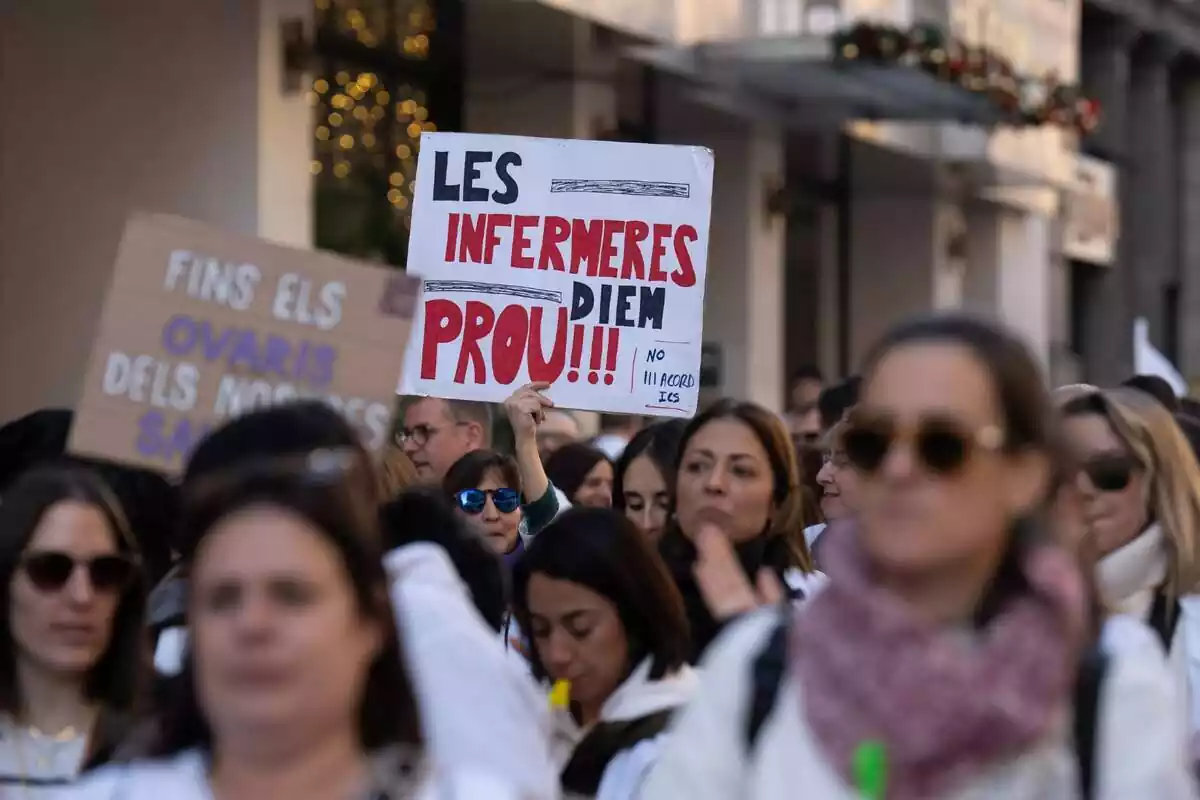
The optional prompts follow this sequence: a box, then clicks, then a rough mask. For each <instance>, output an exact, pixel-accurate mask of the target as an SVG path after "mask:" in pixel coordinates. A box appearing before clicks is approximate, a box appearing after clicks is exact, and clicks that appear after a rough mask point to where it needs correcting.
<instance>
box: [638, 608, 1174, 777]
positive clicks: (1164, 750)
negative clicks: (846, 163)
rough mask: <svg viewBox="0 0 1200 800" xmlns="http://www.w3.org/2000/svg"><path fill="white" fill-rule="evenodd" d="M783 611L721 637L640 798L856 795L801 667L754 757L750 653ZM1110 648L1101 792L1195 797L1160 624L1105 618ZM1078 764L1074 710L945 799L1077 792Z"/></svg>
mask: <svg viewBox="0 0 1200 800" xmlns="http://www.w3.org/2000/svg"><path fill="white" fill-rule="evenodd" d="M776 622H777V616H776V612H773V611H765V612H760V613H756V614H754V615H751V616H750V617H748V618H746V619H745V620H742V621H740V622H739V623H738V624H737V625H735V626H734V627H733V628H731V629H730V630H728V631H726V632H725V634H724V635H723V636H722V637H721V638H720V639H719V640H718V641H717V642H716V644H715V645H714V646H713V648H712V649H711V650H710V652H709V656H708V658H707V660H706V662H705V664H704V668H703V670H702V676H703V677H702V681H701V688H700V691H699V692H698V693H697V697H696V700H695V701H694V702H693V703H692V704H691V705H690V706H689V707H688V708H687V710H686V711H684V712H683V714H682V715H681V716H680V718H679V719H678V720H677V724H676V726H675V729H674V730H673V732H672V735H671V737H670V738H669V739H668V740H667V743H666V746H665V747H664V749H663V752H662V754H661V756H660V758H659V760H658V762H657V764H656V766H655V768H654V770H653V771H652V772H651V774H650V776H649V778H648V779H647V782H646V786H645V788H644V790H643V792H642V795H641V798H640V800H680V798H687V800H730V798H738V800H794V798H796V797H800V796H801V794H802V796H803V797H804V799H805V800H856V794H855V792H854V790H853V789H852V788H851V787H849V786H847V785H846V784H845V783H844V782H843V781H842V779H841V777H840V776H839V775H838V773H837V772H835V771H834V769H833V768H832V767H830V765H829V764H828V763H827V762H826V760H825V757H824V755H823V753H822V751H821V749H820V747H819V745H818V743H817V742H816V741H815V739H814V738H813V735H812V733H811V731H810V730H809V729H808V727H807V725H806V723H805V720H804V717H803V715H802V713H801V696H800V693H801V691H802V689H801V687H799V686H797V682H796V681H795V680H794V679H792V678H785V679H784V682H783V684H782V685H781V687H780V691H779V697H778V699H777V702H776V705H775V708H774V709H773V710H772V712H771V714H770V716H769V717H768V718H767V720H766V722H765V723H764V725H763V728H762V731H761V733H760V736H759V740H758V742H757V743H756V746H755V749H754V754H753V756H752V757H751V758H749V759H747V756H746V741H745V736H746V722H745V720H746V719H747V714H748V711H747V708H746V703H747V698H748V696H749V693H750V685H751V680H750V671H751V661H752V660H753V658H754V657H755V655H756V654H757V653H758V652H759V651H760V650H761V649H762V647H763V646H764V645H765V641H766V639H767V637H768V636H769V635H770V632H771V630H772V629H773V626H774V625H775V624H776ZM1104 647H1105V650H1106V651H1107V652H1108V653H1109V659H1110V660H1109V667H1108V670H1107V672H1106V674H1105V679H1104V684H1103V687H1102V689H1101V696H1100V699H1099V708H1098V712H1097V713H1098V723H1097V725H1098V727H1097V731H1096V739H1097V747H1098V748H1099V749H1098V752H1097V760H1096V763H1097V773H1096V776H1095V777H1096V789H1097V794H1096V798H1097V800H1151V798H1153V800H1194V798H1195V797H1196V794H1195V786H1194V785H1193V779H1192V775H1191V772H1190V768H1189V760H1188V757H1187V753H1186V743H1185V732H1184V730H1183V728H1182V726H1180V725H1178V724H1175V721H1176V720H1177V719H1178V716H1177V715H1175V714H1173V713H1172V708H1173V706H1174V705H1175V704H1176V703H1177V702H1178V696H1177V694H1176V693H1175V687H1174V685H1173V683H1172V681H1171V679H1170V676H1169V674H1168V672H1167V670H1166V666H1165V664H1164V663H1163V658H1162V653H1161V648H1160V647H1159V646H1158V643H1157V642H1156V641H1155V640H1154V635H1153V633H1151V632H1150V631H1149V630H1148V629H1147V628H1146V627H1145V626H1144V625H1141V624H1139V623H1138V622H1136V621H1134V620H1131V619H1129V618H1127V617H1118V618H1115V619H1114V620H1112V621H1110V622H1109V623H1108V624H1107V625H1106V626H1105V629H1104ZM1076 773H1077V770H1076V768H1075V753H1074V750H1073V747H1072V744H1071V731H1070V715H1069V713H1068V710H1067V709H1064V713H1063V714H1062V722H1061V727H1060V730H1058V731H1057V732H1055V734H1054V735H1053V736H1051V737H1049V738H1048V739H1047V740H1046V741H1044V742H1043V743H1042V744H1040V745H1038V746H1035V747H1033V748H1031V749H1030V750H1029V751H1028V752H1025V753H1022V754H1021V755H1019V756H1018V757H1016V758H1014V759H1013V760H1011V761H1009V762H1007V763H1005V764H1001V765H999V766H997V767H996V768H995V769H993V770H991V771H990V772H988V773H986V774H984V775H981V776H980V777H979V778H978V779H977V780H976V781H975V782H974V783H973V784H971V785H969V786H966V787H964V788H963V789H961V790H959V791H956V792H955V793H954V794H952V795H950V796H949V797H948V798H942V800H1016V798H1021V800H1041V799H1042V798H1045V799H1046V800H1072V798H1076V797H1078V789H1077V787H1078V777H1077V774H1076ZM799 787H803V789H802V791H801V790H800V788H799ZM798 792H800V793H798Z"/></svg>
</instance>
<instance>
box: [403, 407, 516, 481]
mask: <svg viewBox="0 0 1200 800" xmlns="http://www.w3.org/2000/svg"><path fill="white" fill-rule="evenodd" d="M491 433H492V414H491V409H490V407H489V406H488V405H487V404H485V403H473V402H470V401H467V400H443V399H442V398H440V397H421V398H418V399H417V400H415V401H413V402H412V403H410V404H409V406H408V408H406V409H405V410H404V427H403V428H401V429H400V431H399V432H398V433H397V434H396V440H397V442H398V443H399V445H400V446H401V447H402V448H403V449H404V452H405V454H406V455H407V456H408V457H409V458H411V459H412V462H413V466H415V467H416V468H417V478H418V479H419V480H420V481H421V482H422V483H424V484H431V485H440V484H441V482H442V479H443V478H445V477H446V472H447V471H449V469H450V467H452V466H453V465H454V462H456V461H458V460H459V459H460V458H462V457H463V456H465V455H466V454H467V453H470V452H471V451H472V450H479V449H481V448H484V447H488V446H489V445H490V444H491Z"/></svg>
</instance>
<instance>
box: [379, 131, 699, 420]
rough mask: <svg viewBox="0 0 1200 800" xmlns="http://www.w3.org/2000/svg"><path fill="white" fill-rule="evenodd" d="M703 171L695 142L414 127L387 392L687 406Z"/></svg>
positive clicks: (607, 407) (643, 407) (683, 409)
mask: <svg viewBox="0 0 1200 800" xmlns="http://www.w3.org/2000/svg"><path fill="white" fill-rule="evenodd" d="M712 180H713V156H712V152H711V151H710V150H708V149H705V148H701V147H674V146H665V145H648V144H629V143H624V142H589V141H574V140H561V139H531V138H525V137H519V136H487V135H476V134H458V133H426V134H424V135H423V136H422V137H421V159H420V162H419V163H418V165H417V182H416V193H415V201H414V205H413V217H412V237H411V239H410V241H409V254H408V271H409V274H412V275H418V276H420V277H421V278H423V279H424V281H425V287H424V292H425V294H424V301H423V302H422V303H421V304H420V305H419V306H418V311H417V316H416V318H415V319H414V322H413V334H412V339H411V340H410V342H409V357H408V358H407V359H406V360H405V364H406V366H405V370H404V376H403V378H402V379H401V382H400V387H399V391H400V392H401V393H402V394H415V395H432V396H435V397H445V398H448V399H458V400H482V401H489V402H499V401H501V400H503V399H504V398H506V397H507V396H508V395H509V394H511V393H512V391H513V390H514V389H515V388H516V387H518V386H520V385H522V384H524V383H527V382H530V381H548V382H550V383H551V384H553V385H552V387H551V390H550V392H549V394H550V397H551V398H553V400H554V401H555V403H556V404H557V405H559V406H561V407H564V408H578V409H588V410H593V411H608V412H614V413H627V414H654V415H661V416H691V415H692V414H693V413H695V410H696V403H697V392H698V389H699V371H700V349H701V338H702V337H701V333H702V328H703V319H704V282H705V278H706V276H707V266H708V263H707V262H708V230H709V210H710V206H711V202H712Z"/></svg>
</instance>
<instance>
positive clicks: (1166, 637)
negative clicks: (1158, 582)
mask: <svg viewBox="0 0 1200 800" xmlns="http://www.w3.org/2000/svg"><path fill="white" fill-rule="evenodd" d="M1181 611H1182V610H1181V608H1180V605H1179V601H1178V600H1176V601H1175V602H1174V603H1170V602H1168V601H1167V589H1166V587H1165V586H1160V587H1159V588H1158V590H1157V591H1155V592H1154V604H1153V605H1151V606H1150V619H1149V620H1147V622H1148V623H1149V625H1150V627H1151V628H1153V629H1154V632H1155V633H1157V634H1158V638H1159V641H1161V642H1162V645H1163V649H1164V650H1165V651H1166V652H1168V653H1170V652H1171V642H1172V640H1174V638H1175V628H1176V627H1177V626H1178V625H1179V617H1180V614H1181Z"/></svg>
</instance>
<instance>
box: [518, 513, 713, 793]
mask: <svg viewBox="0 0 1200 800" xmlns="http://www.w3.org/2000/svg"><path fill="white" fill-rule="evenodd" d="M513 609H514V613H515V615H516V617H517V619H518V621H519V622H520V624H521V630H523V631H526V632H527V635H528V637H529V639H530V642H531V647H530V648H529V652H530V661H531V663H532V666H533V671H534V674H535V675H536V676H537V677H538V678H542V679H545V680H546V681H547V683H550V682H555V683H558V682H565V684H562V685H566V686H567V687H569V688H568V689H567V696H566V697H562V698H559V703H558V707H557V708H556V709H555V723H556V727H555V735H554V744H553V747H552V751H553V754H554V756H555V758H556V762H557V763H558V765H559V767H560V769H561V782H562V788H563V791H564V793H565V794H566V795H567V796H568V797H588V798H597V800H629V799H630V798H633V797H636V795H637V792H638V789H639V787H640V785H641V782H642V779H643V777H644V776H645V774H646V772H647V771H648V769H649V767H650V766H651V764H652V763H653V761H654V759H655V757H656V756H657V753H658V750H659V748H660V746H661V744H662V739H663V731H664V730H665V729H666V727H667V725H668V723H669V722H670V720H671V718H672V716H673V715H674V713H675V711H676V709H678V708H679V707H680V706H682V705H684V704H685V703H687V702H688V700H690V699H691V697H692V694H693V692H694V691H695V689H696V686H697V679H696V676H695V675H694V673H693V672H692V670H691V669H690V668H689V667H688V665H687V657H688V649H689V644H688V631H687V618H686V616H685V614H684V609H683V600H682V598H681V597H680V596H679V591H678V589H676V587H675V584H674V582H673V581H672V580H671V577H670V575H669V574H668V573H667V570H666V566H665V565H664V564H663V563H662V560H661V559H660V557H659V556H658V554H657V553H656V552H655V551H654V550H653V549H652V547H651V545H650V543H649V542H648V541H647V539H646V537H645V536H643V535H642V534H641V533H640V531H639V530H638V528H637V526H636V525H634V523H633V522H632V521H630V520H629V518H628V517H626V516H625V515H623V514H621V513H620V512H619V511H614V510H611V509H601V508H574V509H571V510H569V511H566V512H564V513H563V514H562V515H561V516H559V518H558V519H557V520H555V521H554V522H552V523H551V524H550V525H549V526H548V527H547V528H546V530H545V531H544V532H543V533H542V534H541V535H539V536H538V537H537V538H536V539H535V540H534V541H533V543H532V544H531V545H530V546H529V549H528V550H527V551H526V553H525V557H524V558H523V559H521V561H520V562H519V563H518V564H517V567H516V569H515V571H514V573H513Z"/></svg>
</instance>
